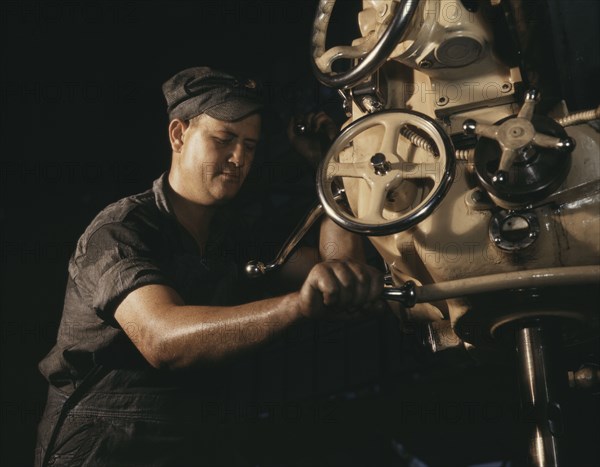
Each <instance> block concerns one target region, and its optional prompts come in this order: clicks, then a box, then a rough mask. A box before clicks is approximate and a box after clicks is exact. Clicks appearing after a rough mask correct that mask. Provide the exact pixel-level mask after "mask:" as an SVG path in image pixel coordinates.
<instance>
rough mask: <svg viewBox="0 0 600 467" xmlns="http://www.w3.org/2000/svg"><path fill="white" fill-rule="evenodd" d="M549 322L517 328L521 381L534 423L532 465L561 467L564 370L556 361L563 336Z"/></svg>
mask: <svg viewBox="0 0 600 467" xmlns="http://www.w3.org/2000/svg"><path fill="white" fill-rule="evenodd" d="M546 324H547V323H542V322H537V323H527V324H524V325H522V326H520V327H519V328H518V329H517V331H516V349H517V357H518V365H519V383H520V387H521V402H522V408H523V414H524V420H526V421H527V422H530V423H531V432H530V439H529V460H530V465H532V466H535V467H554V466H559V465H560V464H559V441H560V435H561V433H562V430H563V426H562V416H561V407H560V405H559V403H558V399H559V395H560V392H561V389H562V384H561V372H560V369H559V368H557V367H556V366H555V365H556V364H557V363H558V362H556V361H551V360H552V355H554V351H555V350H556V349H557V347H558V346H559V345H560V340H559V339H560V337H559V335H558V333H555V332H554V329H552V328H550V327H549V326H547V325H546Z"/></svg>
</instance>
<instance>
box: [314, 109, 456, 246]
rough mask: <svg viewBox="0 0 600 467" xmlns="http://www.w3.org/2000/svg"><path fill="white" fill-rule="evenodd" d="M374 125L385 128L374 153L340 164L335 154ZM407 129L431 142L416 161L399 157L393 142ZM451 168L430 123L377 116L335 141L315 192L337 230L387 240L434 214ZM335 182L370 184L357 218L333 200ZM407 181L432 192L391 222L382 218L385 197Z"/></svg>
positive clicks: (395, 114)
mask: <svg viewBox="0 0 600 467" xmlns="http://www.w3.org/2000/svg"><path fill="white" fill-rule="evenodd" d="M376 126H380V127H383V129H384V131H383V137H382V138H381V142H380V144H379V148H378V149H377V151H375V152H374V153H373V154H372V155H371V156H370V157H369V158H368V159H366V160H363V161H357V162H340V157H339V156H340V153H342V152H343V151H344V150H345V149H347V148H348V147H350V146H351V145H352V144H353V141H354V140H355V139H356V138H357V137H359V136H360V135H362V134H363V133H364V132H366V131H367V130H370V129H372V128H374V127H376ZM406 128H409V129H412V130H411V131H412V133H413V134H423V135H426V139H427V140H428V141H430V142H431V144H428V146H429V149H430V151H425V150H423V151H421V153H422V154H424V156H422V157H421V158H420V160H419V161H411V160H410V158H409V157H408V156H407V154H399V153H398V150H397V148H398V139H399V137H400V135H401V134H406V132H405V129H406ZM423 139H425V138H423ZM407 144H409V143H407ZM455 165H456V159H455V155H454V149H453V146H452V142H451V141H450V138H449V137H448V135H447V134H446V133H445V132H444V130H443V129H442V128H441V127H440V126H439V125H438V124H437V123H436V122H435V121H433V120H432V119H431V118H429V117H427V116H426V115H423V114H421V113H418V112H414V111H410V110H392V111H385V112H378V113H377V114H374V115H369V116H366V117H363V118H361V119H359V120H357V121H356V122H354V123H352V124H351V125H349V126H348V127H347V128H346V129H345V130H344V131H343V132H342V133H341V134H340V135H339V136H338V138H337V139H336V140H335V141H334V143H333V144H332V146H331V148H330V149H329V151H328V153H327V155H326V156H325V158H324V159H323V161H322V162H321V165H320V166H319V170H318V172H317V191H318V194H319V198H320V199H321V203H322V204H323V207H324V209H325V212H326V213H327V214H328V215H329V217H331V218H332V219H333V220H334V221H335V222H336V223H337V224H338V225H340V226H341V227H343V228H345V229H346V230H350V231H352V232H356V233H360V234H365V235H374V236H379V235H390V234H393V233H397V232H401V231H403V230H407V229H409V228H410V227H412V226H414V225H416V224H418V223H419V222H421V221H422V220H423V219H425V218H426V217H427V216H429V215H430V214H431V213H432V212H433V211H434V209H435V208H436V207H437V206H438V205H439V203H440V202H441V200H442V199H443V198H444V196H445V195H446V193H447V191H448V189H449V187H450V185H451V183H452V180H453V178H454V170H455ZM340 178H341V179H342V180H343V179H344V178H359V179H362V180H364V181H365V182H366V183H367V184H368V185H369V188H370V192H369V199H368V200H362V201H364V202H362V203H361V206H362V208H360V209H358V212H356V213H355V212H350V211H349V210H347V209H345V208H343V207H342V206H340V205H339V204H338V203H337V202H336V201H334V192H335V183H338V184H339V181H340V180H339V179H340ZM336 180H337V182H336ZM408 180H412V181H419V180H421V181H424V182H426V183H427V182H428V183H429V185H432V187H431V189H430V190H429V191H428V192H427V193H426V194H425V195H424V197H423V198H422V199H421V200H420V201H418V200H415V202H414V203H413V205H412V206H411V207H410V208H409V209H406V210H403V211H402V212H401V213H400V214H399V215H396V214H394V216H392V217H394V218H393V219H390V218H389V217H390V216H387V217H388V218H386V215H385V214H384V207H385V202H386V199H387V197H388V194H389V193H390V192H393V191H394V190H396V189H398V190H401V189H402V183H403V182H404V181H408Z"/></svg>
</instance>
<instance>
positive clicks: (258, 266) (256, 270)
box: [245, 261, 265, 278]
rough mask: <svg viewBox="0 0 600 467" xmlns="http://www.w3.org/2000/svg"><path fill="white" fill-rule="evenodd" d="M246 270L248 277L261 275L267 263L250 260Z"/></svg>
mask: <svg viewBox="0 0 600 467" xmlns="http://www.w3.org/2000/svg"><path fill="white" fill-rule="evenodd" d="M245 271H246V275H247V276H248V277H251V278H255V277H260V276H262V275H264V273H265V265H264V263H262V262H260V261H248V263H246V268H245Z"/></svg>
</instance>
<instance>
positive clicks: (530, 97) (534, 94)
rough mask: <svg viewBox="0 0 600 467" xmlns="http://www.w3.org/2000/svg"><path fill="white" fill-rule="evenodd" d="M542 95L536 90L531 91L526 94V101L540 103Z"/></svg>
mask: <svg viewBox="0 0 600 467" xmlns="http://www.w3.org/2000/svg"><path fill="white" fill-rule="evenodd" d="M540 97H541V94H540V92H539V91H538V90H537V89H535V88H532V89H529V90H528V91H527V92H526V93H525V100H526V101H531V102H538V101H539V100H540Z"/></svg>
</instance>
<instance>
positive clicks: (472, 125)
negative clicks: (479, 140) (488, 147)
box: [463, 118, 477, 135]
mask: <svg viewBox="0 0 600 467" xmlns="http://www.w3.org/2000/svg"><path fill="white" fill-rule="evenodd" d="M476 129H477V122H475V120H473V119H471V118H469V119H468V120H465V121H464V122H463V131H464V132H465V133H466V134H467V135H474V134H475V130H476Z"/></svg>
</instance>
